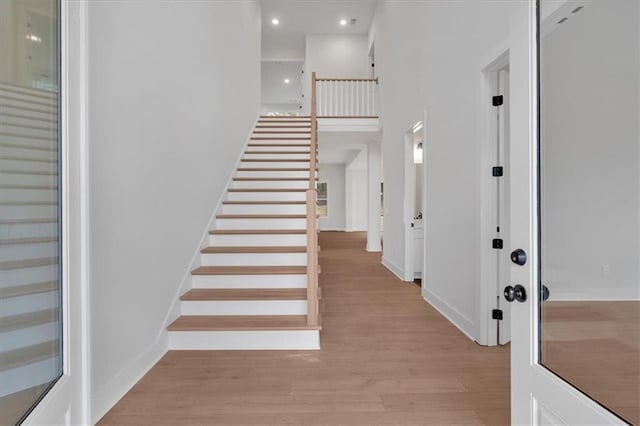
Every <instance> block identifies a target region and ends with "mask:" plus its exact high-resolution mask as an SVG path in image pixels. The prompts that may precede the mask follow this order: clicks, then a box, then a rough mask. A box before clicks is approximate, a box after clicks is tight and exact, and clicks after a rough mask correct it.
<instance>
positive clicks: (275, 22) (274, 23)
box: [271, 18, 280, 25]
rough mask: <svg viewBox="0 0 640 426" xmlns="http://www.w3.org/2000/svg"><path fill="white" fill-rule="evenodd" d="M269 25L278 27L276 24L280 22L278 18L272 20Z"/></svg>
mask: <svg viewBox="0 0 640 426" xmlns="http://www.w3.org/2000/svg"><path fill="white" fill-rule="evenodd" d="M271 23H272V24H273V25H278V24H279V23H280V20H279V19H278V18H273V19H272V20H271Z"/></svg>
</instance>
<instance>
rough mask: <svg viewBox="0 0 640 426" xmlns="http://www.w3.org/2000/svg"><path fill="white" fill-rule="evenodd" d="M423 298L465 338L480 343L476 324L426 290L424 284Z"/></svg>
mask: <svg viewBox="0 0 640 426" xmlns="http://www.w3.org/2000/svg"><path fill="white" fill-rule="evenodd" d="M422 297H423V299H424V300H425V301H426V302H427V303H428V304H430V305H431V306H433V308H434V309H435V310H436V311H438V312H440V314H441V315H442V316H443V317H445V318H446V319H447V320H449V322H451V323H452V324H453V325H455V326H456V327H457V328H458V329H459V330H460V331H462V333H464V335H465V336H467V337H468V338H469V339H471V340H473V341H474V342H476V341H478V338H477V337H476V336H475V333H476V331H475V330H476V326H475V324H474V322H473V321H472V320H470V319H469V318H467V317H466V316H465V315H463V314H462V313H460V312H459V311H458V310H457V309H455V308H454V307H452V306H451V305H449V304H448V303H447V302H445V301H444V300H442V299H441V298H440V297H438V296H436V295H435V294H434V293H433V292H431V291H429V289H427V288H425V285H424V283H423V285H422Z"/></svg>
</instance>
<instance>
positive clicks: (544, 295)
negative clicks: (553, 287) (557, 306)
mask: <svg viewBox="0 0 640 426" xmlns="http://www.w3.org/2000/svg"><path fill="white" fill-rule="evenodd" d="M549 294H550V293H549V288H548V287H547V286H546V285H542V288H541V289H540V299H542V301H543V302H546V301H547V300H548V299H549Z"/></svg>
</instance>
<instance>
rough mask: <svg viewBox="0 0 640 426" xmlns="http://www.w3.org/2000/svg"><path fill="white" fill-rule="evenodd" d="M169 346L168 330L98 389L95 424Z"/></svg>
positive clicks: (94, 405)
mask: <svg viewBox="0 0 640 426" xmlns="http://www.w3.org/2000/svg"><path fill="white" fill-rule="evenodd" d="M168 347H169V345H168V338H167V332H164V333H162V334H161V335H160V337H159V338H158V340H157V341H156V342H155V343H154V344H153V345H152V346H151V347H149V349H147V350H146V351H145V352H144V353H143V354H142V355H140V356H139V357H137V358H136V359H134V360H133V362H131V363H130V364H129V365H127V366H126V367H125V368H123V369H122V370H120V372H118V374H116V375H115V376H114V377H113V378H112V379H111V380H110V381H109V382H107V383H106V384H105V385H104V386H102V387H101V388H100V389H98V390H96V392H95V394H94V396H93V398H92V399H93V401H92V408H91V413H92V417H93V424H96V423H98V421H99V420H100V419H101V418H102V417H104V415H105V414H107V412H109V410H110V409H111V408H113V406H114V405H116V403H117V402H118V401H120V399H122V397H123V396H124V395H125V394H126V393H127V392H129V390H130V389H131V388H132V387H133V386H134V385H135V384H136V383H138V381H140V379H142V377H143V376H144V375H145V374H147V372H148V371H149V370H150V369H151V368H152V367H153V366H154V365H156V363H157V362H158V361H159V360H160V358H162V357H163V356H164V355H165V354H166V353H167V350H168Z"/></svg>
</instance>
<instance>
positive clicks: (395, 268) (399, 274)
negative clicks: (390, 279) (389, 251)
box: [382, 255, 404, 281]
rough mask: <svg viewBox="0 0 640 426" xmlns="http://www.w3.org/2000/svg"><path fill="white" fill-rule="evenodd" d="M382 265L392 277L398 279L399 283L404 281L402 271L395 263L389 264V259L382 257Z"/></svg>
mask: <svg viewBox="0 0 640 426" xmlns="http://www.w3.org/2000/svg"><path fill="white" fill-rule="evenodd" d="M382 265H384V266H385V267H386V268H387V269H388V270H390V271H391V272H393V275H395V276H396V277H398V278H399V279H400V281H404V271H403V270H402V268H400V267H399V266H398V265H396V264H395V263H393V262H391V261H390V260H389V259H387V258H386V257H384V255H383V256H382Z"/></svg>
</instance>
